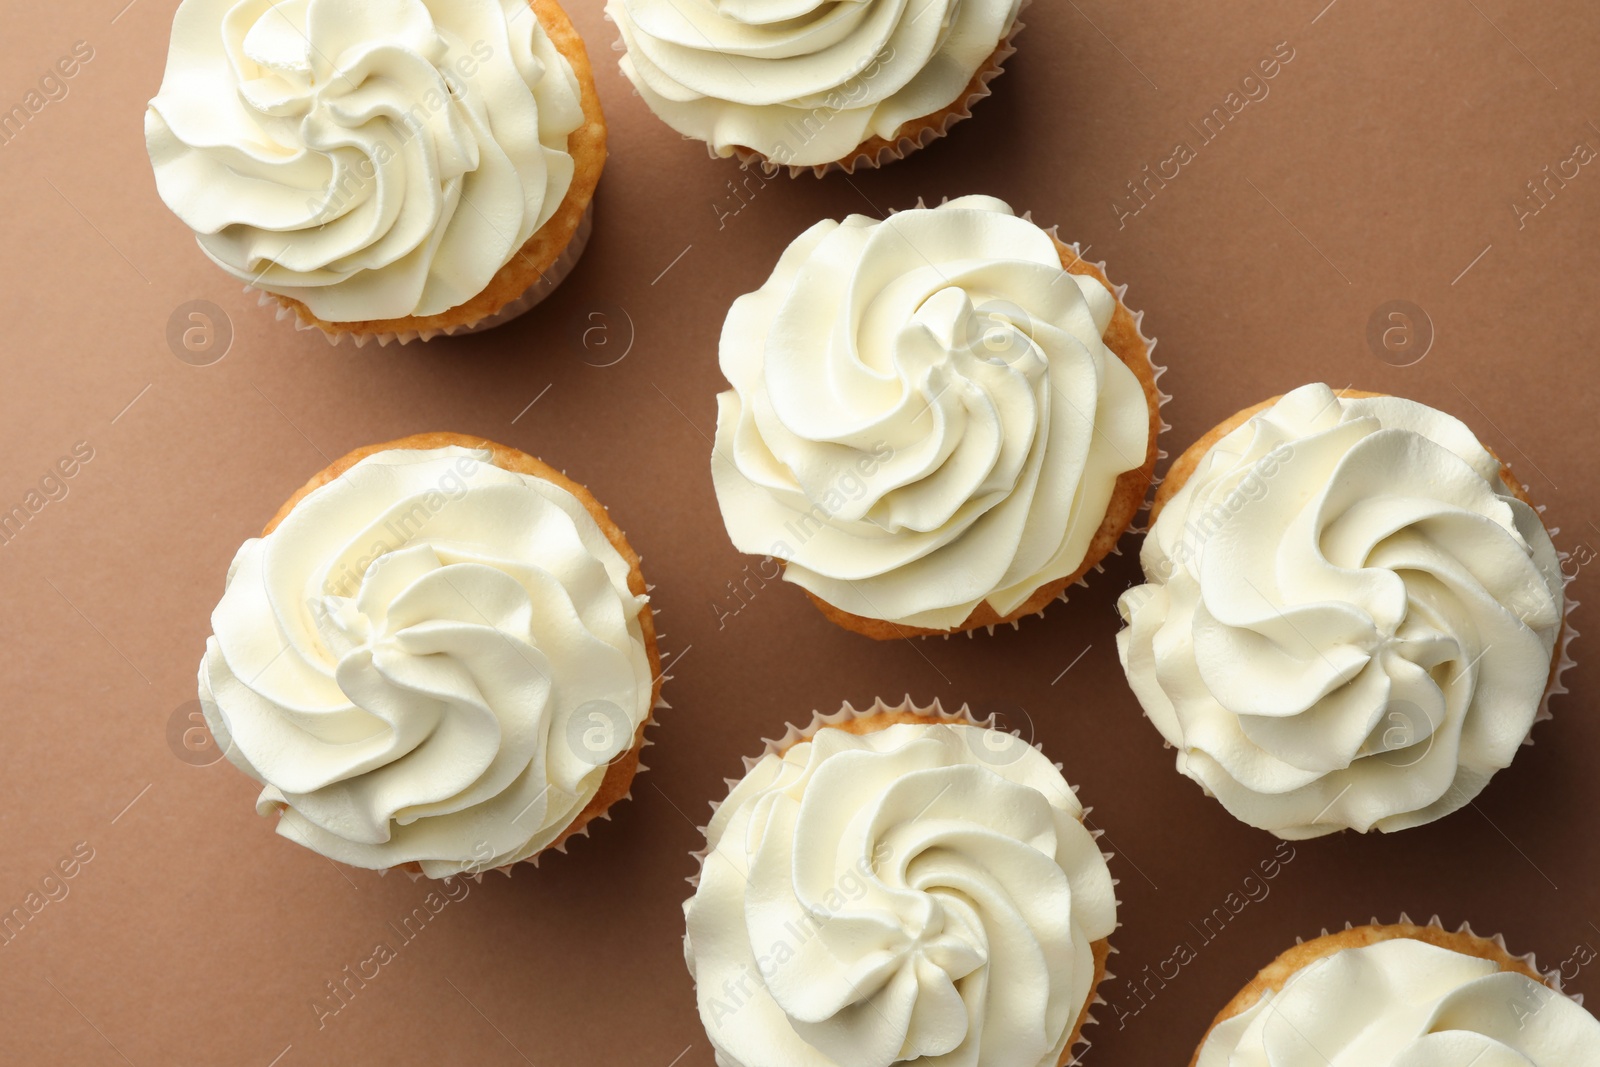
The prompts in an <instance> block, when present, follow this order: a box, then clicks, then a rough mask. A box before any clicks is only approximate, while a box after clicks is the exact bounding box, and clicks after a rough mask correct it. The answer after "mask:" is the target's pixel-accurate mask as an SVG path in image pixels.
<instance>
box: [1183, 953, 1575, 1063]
mask: <svg viewBox="0 0 1600 1067" xmlns="http://www.w3.org/2000/svg"><path fill="white" fill-rule="evenodd" d="M1466 1063H1471V1064H1476V1065H1480V1067H1596V1065H1600V1020H1596V1019H1595V1017H1594V1016H1592V1015H1590V1014H1589V1013H1588V1012H1587V1011H1585V1010H1584V1009H1583V1008H1581V1007H1580V1006H1578V1005H1577V1004H1576V1003H1574V1002H1573V1001H1571V1000H1568V999H1567V998H1566V997H1564V996H1562V995H1561V994H1559V993H1557V992H1555V991H1554V990H1552V989H1550V988H1549V987H1548V986H1545V985H1543V984H1542V983H1539V982H1536V981H1534V980H1533V979H1532V978H1529V977H1528V976H1526V975H1523V974H1518V973H1515V972H1512V971H1501V970H1500V969H1499V967H1498V966H1497V965H1496V964H1495V963H1493V962H1491V961H1489V960H1482V959H1478V958H1476V957H1474V956H1469V955H1466V954H1464V953H1460V952H1454V951H1452V950H1450V949H1445V948H1440V947H1438V946H1436V945H1430V944H1427V943H1426V942H1423V941H1416V940H1411V939H1409V938H1396V939H1393V940H1389V941H1381V942H1379V943H1377V944H1374V945H1367V946H1363V947H1361V948H1350V949H1345V950H1343V951H1340V952H1337V953H1335V954H1333V955H1331V956H1326V957H1323V958H1322V959H1319V960H1316V961H1315V962H1313V963H1311V964H1310V965H1308V966H1306V967H1305V968H1303V969H1302V970H1300V971H1298V972H1296V973H1295V974H1294V975H1292V976H1291V977H1290V978H1289V980H1288V981H1287V982H1286V983H1285V984H1284V987H1283V989H1282V990H1280V991H1279V992H1277V993H1276V994H1274V993H1271V992H1268V993H1267V994H1265V995H1264V996H1263V997H1262V999H1261V1000H1259V1001H1257V1002H1256V1003H1255V1004H1254V1005H1252V1006H1251V1007H1249V1008H1247V1009H1246V1010H1245V1011H1243V1012H1241V1013H1240V1014H1238V1015H1236V1016H1234V1017H1232V1018H1230V1019H1227V1020H1225V1021H1223V1022H1220V1023H1218V1024H1217V1026H1216V1027H1215V1029H1213V1030H1212V1032H1211V1035H1210V1036H1209V1037H1208V1038H1207V1040H1206V1042H1205V1044H1204V1045H1202V1046H1201V1049H1200V1053H1199V1057H1198V1059H1197V1061H1196V1067H1267V1065H1268V1064H1271V1065H1272V1067H1456V1065H1459V1064H1466Z"/></svg>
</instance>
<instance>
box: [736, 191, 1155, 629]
mask: <svg viewBox="0 0 1600 1067" xmlns="http://www.w3.org/2000/svg"><path fill="white" fill-rule="evenodd" d="M1122 292H1123V288H1115V289H1114V288H1112V287H1111V285H1110V283H1109V282H1107V281H1106V277H1105V273H1104V271H1103V270H1102V269H1101V268H1100V267H1098V266H1095V265H1092V264H1089V263H1086V262H1084V260H1083V259H1082V258H1081V257H1079V256H1078V254H1077V251H1076V249H1075V248H1073V247H1070V246H1067V245H1063V244H1061V242H1060V241H1058V240H1056V239H1055V237H1054V236H1053V235H1052V234H1051V233H1050V232H1048V231H1046V230H1042V229H1040V228H1039V227H1038V226H1036V225H1034V224H1033V223H1032V222H1030V221H1028V220H1027V219H1026V218H1018V217H1017V216H1016V215H1015V214H1014V213H1013V212H1012V210H1011V208H1010V207H1008V206H1007V205H1006V204H1005V203H1004V202H1002V201H1000V200H996V199H994V198H992V197H986V196H965V197H961V198H960V199H958V200H951V201H949V202H947V203H945V204H944V205H942V206H940V207H936V208H921V207H919V208H917V209H916V210H913V211H902V212H900V213H898V214H895V215H891V216H889V218H887V219H885V220H883V221H881V222H880V221H878V220H876V219H871V218H867V217H865V216H862V215H852V216H850V217H849V218H847V219H845V220H844V221H843V222H833V221H823V222H819V223H817V224H816V225H815V226H813V227H811V229H809V230H807V231H806V232H805V233H803V234H801V235H800V236H799V237H798V238H797V239H796V240H795V241H794V243H793V244H791V245H790V246H789V247H788V249H787V250H786V251H785V252H784V253H783V256H782V258H781V259H779V261H778V265H777V267H776V269H774V270H773V272H772V276H771V277H770V278H768V279H767V281H766V283H765V284H764V285H762V286H761V288H759V289H757V290H756V291H755V292H753V293H748V294H746V295H744V296H742V297H740V298H739V299H738V300H736V301H734V304H733V307H732V309H731V310H730V311H729V312H728V317H727V321H726V322H725V324H724V325H723V329H722V342H721V356H720V359H721V366H722V373H723V375H724V376H725V377H726V378H727V379H728V381H729V382H730V383H732V386H733V388H732V389H730V390H728V391H726V392H724V393H722V394H721V395H720V396H718V397H717V436H716V443H715V447H714V452H713V456H712V464H711V471H712V476H713V478H714V479H715V484H716V493H717V502H718V504H719V505H720V507H721V510H722V518H723V521H724V522H725V523H726V525H727V528H728V534H729V536H730V537H731V538H732V539H733V543H734V545H735V546H736V547H737V548H738V549H739V550H740V551H742V552H749V553H755V554H761V555H765V556H770V557H773V558H775V559H779V560H782V561H783V563H784V565H785V566H784V578H785V580H787V581H790V582H794V583H795V584H796V585H799V586H800V587H801V588H802V589H804V590H805V591H806V592H807V593H809V594H810V595H811V598H812V599H813V600H814V601H815V602H816V603H817V605H818V606H819V607H820V608H821V609H822V610H823V612H824V614H826V615H827V616H828V617H829V618H830V619H832V620H833V621H834V622H836V623H838V624H839V625H841V626H844V627H845V628H847V629H850V630H854V631H856V632H858V633H863V634H866V635H868V636H870V637H876V638H880V639H887V638H893V637H904V636H908V635H917V634H935V633H954V632H958V631H963V630H973V629H976V628H978V627H986V626H993V625H995V624H997V623H1003V622H1012V621H1015V620H1017V619H1019V618H1021V617H1022V616H1024V615H1032V614H1037V613H1038V612H1040V611H1041V610H1042V609H1043V608H1044V606H1045V605H1046V604H1048V603H1050V602H1051V601H1052V600H1055V599H1058V598H1061V597H1062V596H1063V595H1064V593H1065V590H1066V588H1067V586H1069V585H1071V584H1072V583H1074V582H1077V581H1079V580H1080V579H1081V578H1082V577H1083V576H1084V575H1085V574H1086V573H1087V572H1088V571H1089V570H1090V569H1091V568H1094V567H1096V566H1097V565H1098V564H1099V562H1100V560H1101V559H1102V558H1104V557H1105V555H1106V554H1107V553H1108V552H1110V551H1111V550H1112V549H1113V548H1114V547H1115V545H1116V543H1117V539H1118V538H1119V537H1120V536H1121V535H1122V533H1123V531H1125V530H1126V529H1127V528H1128V526H1129V524H1130V523H1131V522H1132V521H1133V517H1134V515H1135V513H1136V512H1137V511H1138V509H1139V508H1140V506H1141V505H1142V504H1143V502H1144V498H1145V491H1146V489H1147V488H1148V486H1149V484H1150V479H1151V472H1152V470H1153V469H1154V467H1155V461H1156V437H1157V434H1158V433H1159V431H1160V429H1161V416H1160V413H1159V407H1160V402H1161V400H1162V399H1163V398H1162V397H1161V394H1160V393H1159V391H1158V390H1157V388H1156V374H1157V372H1156V370H1155V368H1154V367H1153V366H1152V364H1151V362H1150V350H1151V348H1152V346H1153V344H1154V342H1152V341H1149V340H1148V339H1146V338H1145V337H1143V336H1142V335H1141V333H1140V331H1139V322H1140V319H1141V316H1140V315H1135V314H1133V313H1132V312H1130V311H1129V310H1128V309H1127V308H1126V307H1125V306H1124V305H1123V304H1122V302H1121V299H1120V297H1121V294H1122Z"/></svg>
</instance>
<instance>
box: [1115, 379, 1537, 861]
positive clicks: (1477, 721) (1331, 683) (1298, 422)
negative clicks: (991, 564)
mask: <svg viewBox="0 0 1600 1067" xmlns="http://www.w3.org/2000/svg"><path fill="white" fill-rule="evenodd" d="M1140 558H1141V562H1142V563H1143V565H1144V573H1145V579H1146V582H1147V583H1148V584H1146V585H1142V586H1138V587H1135V588H1133V589H1130V590H1129V591H1128V592H1126V593H1124V594H1123V596H1122V599H1121V601H1120V604H1119V608H1120V610H1121V612H1122V617H1123V619H1124V620H1125V621H1127V622H1128V623H1129V626H1128V627H1127V628H1126V629H1124V630H1123V631H1122V633H1120V634H1119V635H1118V638H1117V647H1118V650H1119V652H1120V653H1121V656H1122V662H1123V666H1124V668H1125V669H1126V671H1127V674H1128V680H1129V682H1130V683H1131V684H1132V686H1133V689H1134V692H1135V693H1136V694H1138V697H1139V701H1140V703H1141V704H1143V706H1144V710H1145V713H1146V714H1147V715H1148V716H1149V717H1150V720H1151V721H1152V722H1153V723H1155V725H1156V727H1157V728H1158V729H1159V730H1160V731H1161V733H1162V736H1164V737H1165V738H1166V739H1167V741H1168V742H1169V743H1171V744H1172V745H1173V746H1175V747H1176V748H1177V749H1178V760H1177V761H1178V769H1179V770H1180V771H1182V772H1183V773H1185V774H1187V775H1189V776H1190V777H1191V778H1194V779H1195V780H1196V781H1198V782H1200V783H1201V784H1202V785H1203V786H1205V788H1206V789H1207V790H1208V791H1209V792H1211V793H1213V794H1215V795H1216V797H1217V798H1218V799H1219V800H1221V801H1222V803H1223V805H1224V806H1226V807H1227V809H1228V810H1229V811H1230V812H1232V813H1233V814H1234V815H1235V816H1236V817H1237V818H1239V819H1241V820H1243V821H1245V822H1247V823H1250V824H1251V825H1253V826H1258V827H1261V828H1263V829H1266V830H1271V831H1272V832H1273V833H1276V834H1277V835H1279V836H1280V837H1285V838H1303V837H1314V836H1318V835H1320V834H1325V833H1330V832H1332V831H1334V830H1338V829H1341V828H1346V827H1349V828H1354V829H1357V830H1361V831H1367V830H1370V829H1372V828H1374V827H1376V828H1378V829H1380V830H1386V831H1387V830H1399V829H1404V828H1406V827H1410V826H1416V825H1419V824H1421V823H1425V822H1430V821H1432V820H1434V819H1437V818H1439V817H1440V816H1442V815H1446V814H1448V813H1449V812H1452V811H1454V810H1456V809H1457V808H1459V807H1462V806H1463V805H1465V804H1467V803H1468V802H1469V801H1471V800H1472V798H1473V797H1475V796H1477V794H1478V793H1479V792H1480V791H1481V790H1482V789H1483V787H1484V786H1485V785H1486V784H1487V783H1488V781H1489V777H1490V775H1492V774H1493V773H1494V772H1495V771H1496V770H1499V769H1500V768H1502V767H1505V766H1507V765H1508V764H1509V763H1510V762H1511V759H1512V756H1514V755H1515V754H1516V751H1517V748H1518V746H1519V745H1521V743H1522V742H1523V740H1524V739H1525V738H1526V737H1527V735H1528V731H1529V729H1530V728H1531V727H1532V725H1533V721H1534V716H1535V714H1536V713H1537V711H1538V708H1539V704H1540V700H1541V698H1542V696H1543V693H1544V691H1545V688H1546V684H1547V681H1548V679H1549V675H1550V670H1551V660H1552V657H1553V656H1554V654H1555V650H1556V642H1557V641H1558V640H1559V637H1560V633H1561V626H1562V615H1563V592H1562V585H1563V582H1562V576H1561V570H1560V564H1559V561H1558V558H1557V555H1556V550H1555V546H1554V545H1553V544H1552V543H1551V541H1550V536H1549V534H1548V533H1547V532H1546V531H1545V528H1544V526H1543V524H1542V523H1541V522H1540V520H1539V516H1538V514H1537V512H1535V511H1534V509H1533V508H1531V507H1529V506H1528V505H1527V504H1525V503H1523V502H1522V501H1521V500H1519V499H1517V498H1516V497H1515V496H1514V495H1513V494H1512V492H1511V491H1510V490H1509V489H1508V488H1507V487H1506V485H1505V484H1504V482H1502V481H1501V477H1500V464H1499V462H1498V461H1497V460H1496V459H1495V458H1494V456H1492V455H1491V454H1490V453H1489V452H1488V451H1487V450H1486V449H1485V448H1484V447H1483V446H1482V445H1481V444H1480V443H1479V442H1478V440H1477V438H1476V437H1474V436H1473V434H1472V432H1471V431H1470V430H1468V429H1467V427H1466V426H1464V425H1462V424H1461V423H1460V422H1458V421H1457V420H1456V419H1454V418H1452V417H1450V416H1449V415H1446V414H1444V413H1443V412H1440V411H1436V410H1434V409H1432V408H1429V407H1425V406H1423V405H1422V404H1418V403H1415V402H1413V401H1410V400H1402V399H1398V398H1395V397H1379V398H1369V399H1356V398H1351V399H1344V398H1341V397H1339V396H1338V395H1336V394H1335V393H1334V392H1332V391H1331V390H1330V389H1329V388H1328V387H1327V386H1324V385H1307V386H1302V387H1301V388H1299V389H1296V390H1294V391H1293V392H1291V393H1288V394H1287V395H1285V396H1284V397H1283V398H1282V399H1281V400H1279V401H1278V402H1277V403H1276V404H1274V405H1273V406H1272V407H1271V408H1270V409H1268V410H1266V411H1263V412H1261V413H1259V414H1257V415H1256V416H1254V417H1253V418H1251V419H1250V420H1249V421H1248V422H1246V423H1245V424H1244V425H1242V426H1240V427H1238V428H1237V429H1235V430H1234V431H1232V432H1231V433H1229V434H1228V435H1227V436H1225V437H1224V438H1222V439H1221V440H1220V441H1219V442H1218V443H1217V444H1216V445H1215V446H1214V447H1213V448H1211V449H1210V450H1209V451H1208V452H1207V453H1206V455H1205V457H1204V458H1203V459H1202V460H1201V461H1200V464H1199V466H1198V467H1197V468H1196V469H1195V471H1194V473H1193V475H1191V476H1190V478H1189V479H1188V481H1187V482H1186V483H1185V484H1184V486H1183V488H1182V489H1180V490H1179V491H1178V492H1177V493H1176V494H1174V495H1173V497H1172V499H1171V500H1170V501H1169V502H1168V503H1167V504H1166V506H1165V507H1164V508H1163V510H1162V511H1161V513H1160V516H1159V517H1158V518H1157V520H1156V522H1155V525H1154V527H1153V528H1152V530H1151V532H1150V536H1149V537H1148V538H1147V539H1146V540H1145V544H1144V549H1143V552H1142V553H1141V557H1140Z"/></svg>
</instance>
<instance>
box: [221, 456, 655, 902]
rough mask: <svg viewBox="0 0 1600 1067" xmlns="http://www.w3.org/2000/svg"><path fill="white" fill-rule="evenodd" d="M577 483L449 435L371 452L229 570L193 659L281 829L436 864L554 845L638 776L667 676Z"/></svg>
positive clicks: (608, 527)
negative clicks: (201, 650) (208, 632)
mask: <svg viewBox="0 0 1600 1067" xmlns="http://www.w3.org/2000/svg"><path fill="white" fill-rule="evenodd" d="M646 601H647V598H646V596H645V584H644V578H643V577H642V575H641V574H640V572H639V557H638V556H637V555H636V554H635V553H634V551H633V549H632V548H630V547H629V546H628V542H627V540H626V539H625V538H624V537H623V535H622V531H621V530H619V529H617V527H616V524H614V523H613V522H612V521H611V519H610V517H609V516H608V515H607V513H606V510H605V509H604V508H603V507H601V506H600V504H599V503H597V502H596V501H595V499H594V497H592V496H591V495H590V494H589V492H588V490H586V489H585V488H583V486H581V485H578V484H577V483H576V482H573V481H571V480H570V479H568V478H566V477H565V476H564V475H562V474H561V473H559V472H558V471H555V470H553V469H551V468H550V467H548V466H546V465H545V464H543V463H541V462H540V461H538V460H537V459H534V458H533V457H532V456H528V455H525V454H523V453H521V452H518V451H516V450H515V449H511V448H507V447H505V446H503V445H496V444H492V443H490V442H487V441H483V440H481V439H478V438H472V437H465V436H462V435H460V434H446V433H430V434H418V435H416V436H414V437H407V438H403V439H401V440H399V441H392V442H390V443H388V444H384V445H374V446H372V447H369V448H362V449H358V450H357V451H355V452H352V453H350V454H349V455H348V456H345V457H344V458H343V459H340V460H339V461H337V462H336V463H334V464H333V465H332V466H330V467H328V468H327V469H326V470H324V471H322V472H321V473H319V474H318V475H317V476H316V477H314V478H312V479H311V481H310V482H308V483H307V484H306V485H305V486H304V487H303V488H302V489H300V491H299V492H297V493H296V494H295V495H294V496H293V497H291V498H290V500H289V502H288V503H286V504H285V505H284V506H283V508H282V509H281V510H280V511H279V512H278V514H277V516H276V517H275V518H274V519H273V520H272V522H270V523H268V524H267V528H266V530H265V531H264V532H263V533H262V535H261V536H260V537H259V538H253V539H251V540H249V541H246V542H245V543H244V545H243V546H242V547H241V548H240V549H239V552H238V554H237V555H236V556H235V557H234V561H233V565H232V566H231V567H230V568H229V569H228V580H227V589H226V592H224V594H223V597H222V601H221V603H219V604H218V605H217V608H216V611H214V612H213V613H212V616H211V625H212V629H213V631H214V635H213V636H212V637H211V638H210V639H209V640H208V641H207V642H206V654H205V657H204V659H203V660H202V661H201V663H200V702H201V705H202V707H203V708H204V712H205V717H206V722H207V724H208V725H209V726H210V729H211V732H212V734H213V735H214V736H215V738H216V741H217V744H218V745H219V746H220V747H221V748H222V749H223V750H224V751H225V753H226V754H227V756H228V758H229V759H230V760H231V761H233V763H234V765H235V766H237V767H238V768H239V769H240V770H242V771H244V772H245V773H246V774H248V775H250V777H252V778H254V779H255V780H256V781H258V782H260V783H261V785H262V789H261V793H260V796H259V797H258V798H257V800H256V811H257V812H259V813H260V814H262V815H271V814H276V815H277V816H278V822H277V829H278V833H280V834H282V835H283V836H284V837H287V838H289V839H290V840H291V841H295V842H298V843H299V844H302V845H304V846H306V847H307V848H310V849H312V850H314V851H316V852H319V853H321V854H322V855H324V856H327V857H329V858H330V859H335V860H338V861H340V862H341V863H347V864H350V865H352V866H356V867H366V868H377V869H381V868H390V867H405V868H407V869H409V870H412V871H420V872H421V873H422V874H426V875H428V876H429V877H433V878H447V877H450V876H452V875H457V874H470V873H480V872H482V871H485V870H489V869H492V868H499V867H505V866H507V865H509V864H513V863H516V862H518V861H520V860H526V859H531V858H533V857H535V856H536V855H537V854H538V853H540V852H541V851H543V850H544V849H548V848H553V847H561V846H562V845H563V843H564V842H565V841H566V840H567V839H568V838H569V837H570V836H571V835H572V834H574V833H579V832H586V830H585V828H586V826H587V824H588V823H589V822H590V821H591V820H592V819H595V818H597V817H602V816H604V815H605V813H606V810H607V809H608V808H609V807H610V806H611V805H612V804H613V803H615V802H616V801H618V800H620V799H622V798H623V797H625V796H626V795H627V794H628V790H629V785H630V783H631V781H632V779H633V776H634V773H635V771H636V770H637V769H638V767H639V751H640V749H641V748H642V746H643V744H644V729H645V726H646V725H647V724H648V723H649V721H650V716H651V709H652V708H653V707H654V706H655V703H656V700H657V698H658V697H659V695H660V687H661V676H660V669H659V658H658V655H657V651H656V640H655V628H654V626H653V624H652V621H651V613H650V608H649V606H648V604H647V602H646Z"/></svg>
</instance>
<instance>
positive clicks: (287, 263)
mask: <svg viewBox="0 0 1600 1067" xmlns="http://www.w3.org/2000/svg"><path fill="white" fill-rule="evenodd" d="M583 122H584V116H583V110H582V106H581V103H580V90H579V86H578V83H577V79H576V75H575V74H574V73H573V70H572V68H571V66H570V64H568V62H567V60H566V59H565V57H563V56H562V55H561V53H560V52H559V51H558V50H557V49H556V47H555V45H554V44H553V43H552V42H551V40H550V38H549V36H548V35H547V34H546V32H545V30H544V28H543V27H542V26H541V25H540V23H539V20H538V18H537V17H536V16H535V15H534V13H533V11H532V10H531V9H530V8H529V7H528V5H527V3H526V2H525V0H371V2H368V3H363V4H349V3H342V2H339V0H278V2H275V3H274V2H270V0H184V2H183V3H182V4H181V5H180V7H179V9H178V12H177V15H176V17H175V19H174V22H173V28H172V42H171V50H170V52H169V54H168V59H167V67H166V74H165V77H164V78H163V80H162V85H161V89H160V91H159V92H158V93H157V95H156V97H155V99H153V100H152V101H151V102H150V106H149V108H148V109H147V111H146V113H145V140H146V143H147V146H148V148H149V153H150V159H151V163H152V165H153V167H154V169H155V176H156V186H157V189H158V191H159V192H160V194H161V197H162V199H163V200H164V201H165V202H166V203H167V206H168V207H170V208H171V209H172V210H173V212H175V213H176V214H177V215H178V216H179V218H181V219H182V220H183V221H184V222H185V223H186V224H188V225H189V227H190V228H191V229H193V230H194V231H195V234H196V239H197V240H198V242H199V244H200V247H201V249H202V250H203V251H204V252H205V253H206V255H207V256H209V257H210V258H211V259H212V260H213V261H214V262H216V263H217V264H218V265H219V266H220V267H222V268H223V269H224V270H226V271H228V272H229V273H230V274H232V275H234V276H235V277H236V278H239V279H241V280H243V281H246V282H248V283H249V284H251V285H254V286H256V287H257V288H260V289H263V290H266V291H268V292H272V293H275V294H278V295H281V296H285V297H290V298H293V299H295V300H298V301H300V302H301V303H303V304H305V305H306V306H307V307H308V308H309V309H310V310H311V311H312V313H313V314H315V315H316V316H317V317H318V318H321V319H323V320H326V321H330V322H338V321H355V320H369V319H396V318H404V317H408V316H429V315H435V314H439V313H442V312H444V311H447V310H449V309H450V308H452V307H455V306H457V305H459V304H462V303H465V302H466V301H468V300H470V299H471V298H472V297H474V296H476V295H477V294H478V293H480V292H482V291H483V290H484V289H485V288H486V287H487V286H488V284H489V282H490V280H491V279H492V278H493V277H494V275H495V274H496V273H497V272H498V271H499V270H500V268H501V267H503V266H505V265H506V264H507V263H508V262H510V260H511V259H512V257H513V256H515V255H516V254H517V252H518V250H519V249H521V247H522V246H523V244H524V243H525V242H526V241H527V240H528V238H529V237H530V236H532V235H533V233H534V232H535V231H536V230H537V229H538V228H539V227H540V226H542V225H543V224H544V223H545V221H547V220H548V219H549V218H550V217H551V216H552V215H553V214H554V213H555V211H556V209H557V208H558V207H559V206H560V204H561V201H562V199H563V197H564V196H565V195H566V192H567V189H568V187H569V185H570V184H571V182H572V177H573V170H574V164H573V159H572V156H571V155H570V154H568V152H567V138H568V135H569V134H571V133H572V132H573V131H575V130H577V129H578V128H579V127H580V126H582V125H583Z"/></svg>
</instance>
